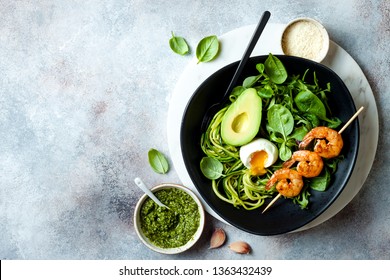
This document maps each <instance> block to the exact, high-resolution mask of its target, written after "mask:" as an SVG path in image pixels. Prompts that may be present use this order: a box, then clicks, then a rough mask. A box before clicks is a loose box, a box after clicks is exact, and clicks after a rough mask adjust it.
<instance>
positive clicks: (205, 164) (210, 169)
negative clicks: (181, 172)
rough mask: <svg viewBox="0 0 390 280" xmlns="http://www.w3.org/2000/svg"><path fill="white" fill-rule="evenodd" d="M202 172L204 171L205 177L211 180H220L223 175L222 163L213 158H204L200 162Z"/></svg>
mask: <svg viewBox="0 0 390 280" xmlns="http://www.w3.org/2000/svg"><path fill="white" fill-rule="evenodd" d="M200 170H201V171H202V173H203V175H204V176H205V177H206V178H208V179H210V180H215V179H218V178H219V177H221V176H222V175H223V174H222V171H223V165H222V163H221V162H219V160H217V159H215V158H212V157H204V158H202V160H201V161H200Z"/></svg>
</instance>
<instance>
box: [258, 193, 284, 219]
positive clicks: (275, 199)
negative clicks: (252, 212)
mask: <svg viewBox="0 0 390 280" xmlns="http://www.w3.org/2000/svg"><path fill="white" fill-rule="evenodd" d="M281 196H282V195H281V194H280V193H278V195H277V196H275V197H274V199H272V201H271V202H270V203H269V204H268V205H267V207H265V208H264V210H263V212H261V214H263V213H264V212H265V211H267V209H268V208H270V207H271V206H272V204H274V203H275V201H277V200H278V199H279V197H281Z"/></svg>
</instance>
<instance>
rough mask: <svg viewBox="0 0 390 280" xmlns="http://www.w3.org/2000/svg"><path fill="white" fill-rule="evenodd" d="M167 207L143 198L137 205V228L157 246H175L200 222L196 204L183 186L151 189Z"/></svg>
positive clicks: (181, 242)
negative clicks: (138, 215) (139, 207)
mask: <svg viewBox="0 0 390 280" xmlns="http://www.w3.org/2000/svg"><path fill="white" fill-rule="evenodd" d="M154 194H155V195H156V196H157V198H158V199H159V200H160V201H161V202H162V203H164V204H165V205H167V206H168V207H169V209H167V208H165V207H160V206H158V205H157V204H156V203H155V202H154V201H153V200H151V199H150V198H147V199H146V200H145V202H144V204H143V205H142V207H141V212H140V218H141V229H142V231H143V233H144V234H145V236H146V237H147V238H148V239H149V240H150V241H151V242H152V243H153V244H154V245H156V246H158V247H160V248H176V247H180V246H183V245H185V244H186V243H187V242H188V241H189V240H190V239H191V238H193V236H194V234H195V232H196V231H197V229H198V227H199V224H200V213H199V209H198V205H197V204H196V202H195V201H194V200H193V199H192V197H191V196H190V195H189V194H187V193H186V192H184V191H183V190H180V189H176V188H169V189H162V190H159V191H157V192H155V193H154Z"/></svg>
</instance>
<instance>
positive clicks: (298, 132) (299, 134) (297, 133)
mask: <svg viewBox="0 0 390 280" xmlns="http://www.w3.org/2000/svg"><path fill="white" fill-rule="evenodd" d="M308 132H309V130H308V129H307V128H306V126H300V127H297V128H295V129H294V130H293V133H292V134H290V136H289V137H288V139H295V140H298V141H302V140H303V137H305V135H306V134H307V133H308Z"/></svg>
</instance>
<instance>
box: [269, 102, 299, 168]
mask: <svg viewBox="0 0 390 280" xmlns="http://www.w3.org/2000/svg"><path fill="white" fill-rule="evenodd" d="M267 119H268V126H267V128H268V130H269V131H270V133H271V134H273V135H272V137H273V138H274V139H275V140H276V142H277V143H279V144H280V146H279V157H280V158H281V159H282V160H284V161H286V160H288V159H289V158H290V157H291V154H292V152H291V149H290V148H289V147H288V146H287V140H288V138H287V136H288V135H290V134H291V132H292V131H293V130H294V117H293V115H292V114H291V112H290V111H289V110H288V109H287V108H286V107H284V106H283V105H280V104H274V105H273V106H272V107H271V108H269V110H268V112H267ZM275 134H276V135H275ZM280 136H281V137H280ZM278 138H279V139H280V140H278Z"/></svg>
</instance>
